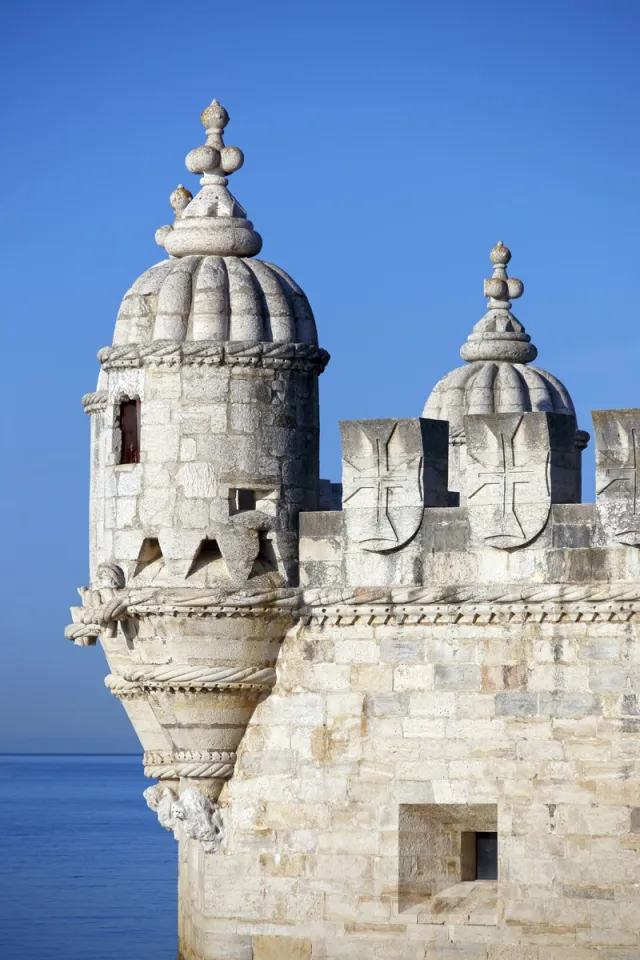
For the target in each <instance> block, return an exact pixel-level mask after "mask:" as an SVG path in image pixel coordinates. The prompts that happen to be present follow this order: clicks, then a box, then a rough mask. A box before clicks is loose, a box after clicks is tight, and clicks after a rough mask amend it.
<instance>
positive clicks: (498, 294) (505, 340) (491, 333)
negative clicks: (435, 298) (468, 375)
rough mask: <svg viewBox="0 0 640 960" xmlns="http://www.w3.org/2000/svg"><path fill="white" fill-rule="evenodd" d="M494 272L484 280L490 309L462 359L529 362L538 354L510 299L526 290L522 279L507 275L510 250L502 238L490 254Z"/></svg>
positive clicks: (469, 339)
mask: <svg viewBox="0 0 640 960" xmlns="http://www.w3.org/2000/svg"><path fill="white" fill-rule="evenodd" d="M489 257H490V260H491V262H492V264H493V274H492V276H491V277H490V278H489V279H488V280H485V281H484V295H485V297H488V298H489V302H488V304H487V306H488V308H489V311H488V313H486V314H485V315H484V317H483V318H482V320H480V322H479V323H477V324H476V325H475V327H474V328H473V332H472V333H471V334H470V335H469V338H468V339H467V342H466V343H465V344H463V346H462V349H461V350H460V356H461V357H462V359H463V360H468V361H469V362H473V361H475V360H503V361H506V362H508V363H530V362H531V361H532V360H535V358H536V357H537V355H538V351H537V350H536V348H535V347H534V345H533V344H532V343H531V337H530V336H529V334H528V333H526V331H525V329H524V327H523V325H522V324H521V323H520V321H519V320H517V319H516V317H514V316H513V314H512V313H511V301H512V300H515V299H517V298H518V297H521V296H522V294H523V293H524V284H523V283H522V280H517V279H516V278H515V277H509V276H508V275H507V264H508V263H509V261H510V260H511V251H510V250H509V248H508V247H505V245H504V244H503V242H502V240H499V241H498V243H497V244H496V246H495V247H494V248H493V250H492V251H491V253H490V254H489Z"/></svg>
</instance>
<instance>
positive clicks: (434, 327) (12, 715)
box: [0, 0, 640, 750]
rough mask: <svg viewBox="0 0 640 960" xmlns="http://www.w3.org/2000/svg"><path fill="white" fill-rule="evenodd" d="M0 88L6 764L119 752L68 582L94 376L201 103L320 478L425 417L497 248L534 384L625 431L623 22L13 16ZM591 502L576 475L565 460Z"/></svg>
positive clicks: (549, 14) (487, 10) (163, 3)
mask: <svg viewBox="0 0 640 960" xmlns="http://www.w3.org/2000/svg"><path fill="white" fill-rule="evenodd" d="M0 17H1V26H2V35H3V40H4V42H3V56H2V63H1V64H0V73H1V74H2V79H3V81H4V83H3V87H4V97H3V101H4V103H3V107H2V128H1V129H2V133H3V140H4V149H3V151H2V157H1V159H0V166H1V167H2V183H3V203H2V214H1V215H2V231H1V234H0V236H1V239H0V245H1V247H2V258H1V260H0V271H1V283H2V307H3V313H4V322H3V337H2V344H1V345H0V367H1V372H0V390H1V391H2V421H1V428H0V429H1V448H2V454H1V458H2V468H1V469H0V503H1V504H2V507H3V521H2V524H1V526H0V538H1V543H2V547H1V549H0V564H1V565H2V569H1V571H0V583H1V588H0V590H1V594H0V595H1V599H2V611H3V616H2V620H1V627H0V643H1V644H2V660H1V663H2V671H1V674H0V750H21V749H42V750H47V749H54V750H55V749H57V750H74V749H78V750H93V749H114V750H115V749H122V750H127V749H134V750H135V749H137V741H136V740H135V737H134V735H133V733H132V732H130V729H129V725H128V722H127V721H126V719H125V714H124V711H123V710H122V707H121V706H120V704H119V703H118V702H117V701H116V700H115V699H114V698H113V697H111V696H110V694H108V693H107V691H106V690H105V688H104V687H103V684H102V678H103V676H104V674H105V673H106V672H107V670H106V664H105V661H104V658H103V655H102V653H101V651H100V649H99V648H83V649H80V648H76V647H74V646H73V645H72V644H70V643H69V642H68V641H66V640H65V639H64V637H63V628H64V625H65V624H66V623H67V622H68V620H69V614H68V607H69V605H70V604H72V603H73V602H74V601H75V599H76V595H75V588H76V587H77V586H80V585H81V584H84V583H86V581H87V490H88V462H89V447H88V443H89V423H88V419H87V418H86V417H85V415H84V413H83V411H82V407H81V405H80V397H81V396H82V394H84V393H86V392H89V391H91V390H93V389H95V381H96V376H97V372H98V365H97V361H96V359H95V354H96V351H97V350H98V349H99V348H100V347H102V346H104V345H105V344H107V343H110V342H111V335H112V329H113V323H114V318H115V315H116V311H117V308H118V304H119V301H120V299H121V297H122V295H123V294H124V292H125V290H126V289H127V288H128V287H129V285H130V284H131V283H132V282H133V280H134V279H135V278H136V277H137V276H138V275H139V274H140V273H141V272H142V271H143V270H145V269H146V268H147V267H148V266H150V265H151V264H152V263H154V262H156V261H157V260H159V259H162V254H163V252H162V251H160V250H159V249H158V248H157V247H156V246H155V244H154V240H153V235H154V231H155V229H156V227H158V226H160V225H161V224H163V223H167V222H168V221H170V214H171V211H170V209H169V206H168V196H169V193H170V192H171V190H172V189H173V188H174V187H175V186H176V185H177V184H178V183H184V184H185V185H186V186H189V187H191V189H192V190H193V189H194V185H195V184H196V183H197V179H196V178H195V177H193V176H192V175H191V174H188V173H187V172H186V170H185V168H184V166H183V158H184V156H185V154H186V153H187V151H188V150H190V149H191V148H192V147H195V146H197V145H199V144H201V143H202V142H203V130H202V127H201V126H200V123H199V119H198V118H199V115H200V112H201V110H202V109H203V108H204V106H206V104H207V103H208V102H210V100H211V99H212V98H213V97H214V96H215V97H218V98H219V99H220V101H221V102H222V103H223V104H224V105H225V106H226V107H227V109H228V111H229V113H230V115H231V124H230V126H229V127H228V138H227V142H228V143H232V144H234V143H235V144H237V145H239V146H241V147H242V149H243V150H244V152H245V157H246V160H245V165H244V168H243V169H242V170H241V171H240V172H239V173H237V174H236V175H235V176H234V178H233V182H232V189H233V192H234V193H235V194H236V196H237V197H238V199H239V200H240V202H241V203H242V204H243V205H244V206H245V207H246V209H247V211H248V213H249V216H250V217H251V219H252V220H253V222H254V223H255V225H256V228H257V229H258V230H259V232H260V233H261V234H262V236H263V238H264V250H263V255H264V257H265V259H267V260H272V261H275V262H276V263H278V264H280V265H281V266H282V267H283V268H284V269H285V270H287V271H288V272H289V273H291V274H292V275H293V276H294V277H295V278H296V280H297V281H298V282H299V283H300V285H301V286H302V287H303V289H304V290H305V291H306V292H307V294H308V296H309V299H310V301H311V303H312V305H313V307H314V310H315V313H316V318H317V321H318V328H319V331H320V342H321V344H322V346H324V347H326V348H327V349H328V350H329V351H330V352H331V354H332V355H333V359H332V362H331V364H330V365H329V368H328V370H327V372H326V373H325V374H324V375H323V377H322V380H321V391H322V394H321V396H322V430H323V445H322V451H323V471H322V472H323V475H324V476H328V477H330V478H332V479H335V480H337V479H339V476H340V448H339V437H338V431H337V421H338V419H350V418H361V417H391V416H400V417H412V416H418V415H419V414H420V413H421V411H422V407H423V404H424V401H425V399H426V397H427V395H428V394H429V392H430V390H431V388H432V386H433V385H434V383H435V382H436V381H437V380H438V379H439V378H440V377H441V376H442V375H443V374H444V373H446V372H447V371H448V370H450V369H452V368H453V367H455V366H457V365H458V364H459V363H460V362H461V361H460V360H459V356H458V349H459V347H460V345H461V343H462V342H463V340H464V339H465V338H466V336H467V334H468V332H469V331H470V329H471V327H472V326H473V324H474V323H475V322H476V321H477V320H478V319H479V318H480V317H481V316H482V314H483V312H484V300H483V297H482V280H483V278H484V277H485V276H488V275H489V274H488V273H487V270H488V268H489V266H490V264H489V260H488V253H489V250H490V249H491V247H492V246H493V245H494V244H495V243H496V241H497V240H499V239H502V240H504V242H505V243H506V244H508V246H510V247H511V249H512V251H513V261H512V264H511V268H510V269H511V272H512V274H513V275H515V276H518V277H520V278H521V279H522V280H523V281H524V283H525V287H526V290H525V295H524V297H523V299H522V300H519V301H518V302H517V304H516V305H515V312H516V314H517V315H518V316H519V318H520V319H521V320H522V322H523V323H524V324H525V326H526V328H527V330H528V332H529V333H530V334H531V335H532V337H533V340H534V342H535V343H536V345H537V346H538V348H539V351H540V354H539V358H538V361H537V363H538V364H539V365H540V366H542V367H543V368H545V369H548V370H550V371H551V372H552V373H554V374H555V375H556V376H559V377H560V378H561V379H562V380H563V381H564V382H565V383H566V384H567V386H568V387H569V389H570V391H571V393H572V395H573V398H574V401H575V403H576V406H577V409H578V413H579V419H580V423H581V425H582V426H583V427H584V428H586V429H590V417H589V411H590V409H595V408H610V407H633V406H640V386H639V385H638V357H639V350H640V329H639V325H638V307H637V285H638V284H637V277H638V263H639V261H640V239H639V238H638V223H639V221H640V172H639V171H640V136H639V129H640V127H639V120H638V117H639V116H640V57H638V49H639V48H640V4H639V3H638V0H512V2H511V3H509V4H495V3H482V2H479V0H448V2H446V3H442V2H436V0H393V2H389V0H384V2H383V0H366V2H365V0H323V2H318V0H298V2H295V3H286V2H283V0H271V2H269V3H265V2H264V0H244V2H242V3H235V4H226V5H221V4H216V5H213V4H203V3H192V4H188V5H187V4H184V5H178V4H175V3H169V2H167V0H153V2H140V0H126V2H125V0H110V2H98V3H91V2H89V3H88V2H86V0H84V2H73V0H58V2H56V3H51V2H49V0H21V2H20V3H7V4H5V5H4V7H3V12H2V14H1V15H0ZM585 474H586V493H587V498H591V497H592V494H593V481H592V456H591V457H589V456H588V457H587V463H586V469H585Z"/></svg>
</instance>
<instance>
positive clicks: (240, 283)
mask: <svg viewBox="0 0 640 960" xmlns="http://www.w3.org/2000/svg"><path fill="white" fill-rule="evenodd" d="M149 340H176V341H179V342H182V341H185V340H210V341H211V340H214V341H219V342H221V341H227V340H258V341H264V342H272V341H273V342H284V343H308V344H314V345H315V344H317V342H318V338H317V335H316V325H315V321H314V319H313V313H312V311H311V307H310V306H309V301H308V300H307V298H306V296H305V295H304V293H303V292H302V290H301V289H300V287H299V286H298V285H297V283H295V282H294V281H293V280H292V279H291V277H290V276H289V275H288V274H286V273H285V272H284V270H281V269H280V267H276V266H274V265H273V264H271V263H265V261H263V260H252V259H251V260H250V259H247V258H245V257H221V256H213V255H211V256H203V255H195V254H194V255H191V256H185V257H180V258H172V259H170V260H162V261H161V262H160V263H156V264H155V266H153V267H151V268H150V269H149V270H147V271H145V273H143V274H142V276H141V277H140V278H139V279H138V280H136V282H135V283H134V284H133V286H132V287H131V288H130V289H129V290H128V291H127V293H126V294H125V297H124V300H123V301H122V305H121V307H120V310H119V312H118V318H117V320H116V329H115V334H114V338H113V342H114V344H115V345H122V344H125V343H144V342H146V341H149Z"/></svg>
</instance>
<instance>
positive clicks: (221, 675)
mask: <svg viewBox="0 0 640 960" xmlns="http://www.w3.org/2000/svg"><path fill="white" fill-rule="evenodd" d="M104 682H105V686H106V687H107V689H108V690H110V691H111V693H112V694H113V695H114V696H116V697H119V698H120V699H129V698H131V697H137V696H141V695H142V694H143V693H144V692H146V691H151V690H167V691H169V692H173V691H175V690H234V689H238V690H253V691H255V692H258V693H259V692H261V691H263V690H270V689H271V688H272V687H273V686H274V684H275V682H276V671H275V668H274V667H245V668H237V667H184V666H177V667H165V666H149V667H144V668H137V669H134V670H128V671H127V672H126V673H125V674H124V676H118V675H117V674H113V673H110V674H108V675H107V676H106V677H105V681H104Z"/></svg>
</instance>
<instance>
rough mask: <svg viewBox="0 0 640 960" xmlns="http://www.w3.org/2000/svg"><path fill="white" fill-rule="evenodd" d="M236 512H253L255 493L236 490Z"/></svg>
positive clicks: (253, 491)
mask: <svg viewBox="0 0 640 960" xmlns="http://www.w3.org/2000/svg"><path fill="white" fill-rule="evenodd" d="M235 506H236V511H237V512H238V513H240V511H241V510H255V508H256V492H255V490H236V504H235Z"/></svg>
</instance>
